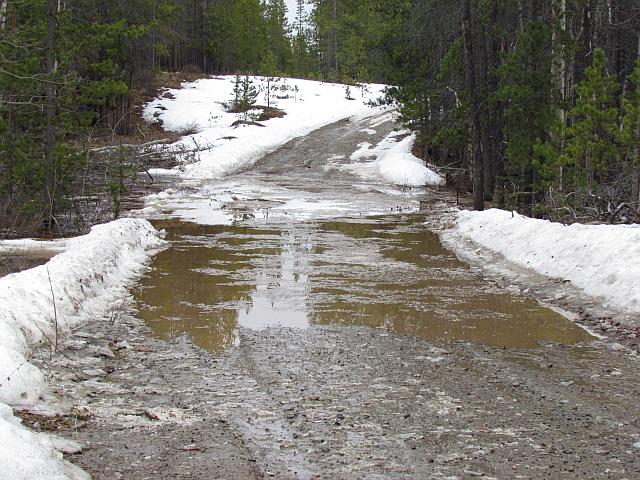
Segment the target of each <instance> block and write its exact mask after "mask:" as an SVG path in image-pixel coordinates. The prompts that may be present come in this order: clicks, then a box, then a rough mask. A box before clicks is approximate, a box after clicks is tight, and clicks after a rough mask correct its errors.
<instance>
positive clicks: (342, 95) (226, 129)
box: [144, 76, 391, 179]
mask: <svg viewBox="0 0 640 480" xmlns="http://www.w3.org/2000/svg"><path fill="white" fill-rule="evenodd" d="M250 78H251V80H252V81H254V82H255V84H256V85H257V86H259V85H261V83H262V80H261V77H250ZM234 79H235V77H233V76H223V77H212V78H207V79H201V80H197V81H195V82H190V83H184V84H183V85H182V88H180V89H170V90H166V91H165V92H164V95H163V96H162V97H161V98H157V99H155V100H153V101H152V102H150V103H148V104H147V105H145V107H144V117H145V119H146V120H147V121H149V122H152V123H153V122H155V121H157V120H160V121H161V122H162V127H163V128H164V129H165V130H168V131H171V132H178V133H180V132H183V131H189V130H195V131H197V133H193V134H189V135H187V136H185V137H184V138H182V139H181V140H179V141H178V142H176V143H175V144H173V146H172V147H173V148H174V150H175V151H176V152H180V151H188V152H192V153H190V154H180V153H178V156H179V157H180V159H181V160H182V161H183V162H184V164H183V165H181V166H180V167H178V168H177V169H174V170H173V171H166V170H165V171H162V170H153V171H152V173H154V172H155V173H156V174H157V173H163V172H164V173H170V172H172V173H173V174H178V175H180V176H181V177H182V178H184V179H217V178H221V177H223V176H226V175H229V174H231V173H234V172H236V171H238V170H239V169H241V168H244V167H247V166H250V165H251V164H252V163H254V162H255V161H256V160H258V159H259V158H260V157H261V156H263V155H264V154H266V153H268V152H270V151H272V150H274V149H276V148H278V147H280V146H282V145H284V144H285V143H287V142H289V141H291V140H293V139H294V138H297V137H301V136H304V135H307V134H309V133H311V132H312V131H314V130H317V129H319V128H322V127H324V126H326V125H329V124H331V123H335V122H338V121H340V120H344V119H347V118H351V119H360V118H366V117H369V116H373V115H376V114H382V113H384V112H386V111H390V110H391V107H387V106H385V107H371V106H369V105H368V104H369V102H371V101H375V100H377V99H379V98H380V97H381V96H382V94H383V91H384V89H385V85H379V84H366V85H363V86H362V87H351V95H352V98H353V100H349V99H347V98H346V86H345V85H341V84H333V83H323V82H316V81H311V80H299V79H282V81H281V82H277V83H278V84H279V85H285V88H286V90H282V91H280V90H278V91H276V92H275V93H276V94H277V95H278V97H286V98H276V97H275V96H272V99H271V104H272V106H273V107H276V108H279V109H281V110H283V111H284V112H285V114H286V115H285V116H284V117H282V118H272V119H270V120H268V121H265V122H264V123H263V124H262V125H263V126H258V125H246V124H241V125H236V126H233V123H234V122H236V121H237V120H238V118H239V117H238V114H236V113H228V112H227V111H226V109H225V107H224V104H225V103H228V102H230V101H231V100H232V98H233V87H234ZM257 103H259V104H262V105H264V104H266V103H267V102H266V101H265V98H264V93H261V94H260V96H259V97H258V102H257ZM189 162H192V163H189Z"/></svg>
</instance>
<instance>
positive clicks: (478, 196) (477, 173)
mask: <svg viewBox="0 0 640 480" xmlns="http://www.w3.org/2000/svg"><path fill="white" fill-rule="evenodd" d="M462 36H463V39H464V54H465V55H464V66H465V73H466V78H467V89H468V91H469V121H470V127H471V152H472V157H473V208H474V209H476V210H478V211H482V210H484V181H483V165H482V163H483V162H482V148H481V145H480V119H479V116H480V111H479V105H478V98H477V92H476V77H475V64H474V61H475V59H474V56H473V39H472V35H471V0H465V2H464V9H463V12H462Z"/></svg>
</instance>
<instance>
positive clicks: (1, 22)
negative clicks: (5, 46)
mask: <svg viewBox="0 0 640 480" xmlns="http://www.w3.org/2000/svg"><path fill="white" fill-rule="evenodd" d="M8 3H9V0H0V30H4V29H5V28H6V27H7V4H8Z"/></svg>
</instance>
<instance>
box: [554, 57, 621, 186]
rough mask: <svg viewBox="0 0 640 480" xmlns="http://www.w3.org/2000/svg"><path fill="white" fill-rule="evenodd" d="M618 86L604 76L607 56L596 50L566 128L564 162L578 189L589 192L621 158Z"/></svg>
mask: <svg viewBox="0 0 640 480" xmlns="http://www.w3.org/2000/svg"><path fill="white" fill-rule="evenodd" d="M618 90H619V85H618V83H617V82H616V80H615V79H614V78H613V77H611V76H610V75H608V74H607V71H606V57H605V54H604V51H603V50H602V49H596V50H595V52H594V54H593V63H592V64H591V66H590V67H588V68H587V70H586V79H585V80H583V81H582V82H580V84H579V85H578V86H577V87H576V91H577V94H578V98H577V100H576V105H575V107H574V108H572V109H571V110H570V112H569V118H570V120H571V121H572V122H573V123H572V124H571V125H570V126H569V128H568V129H567V143H566V151H565V153H564V155H563V157H562V158H563V162H564V163H565V164H566V165H567V166H568V167H569V168H570V169H571V170H572V171H573V177H574V181H575V182H576V184H577V185H578V186H581V187H586V188H587V191H590V190H591V189H592V187H593V185H594V182H603V181H606V180H607V176H608V174H609V171H610V168H611V167H612V166H613V165H614V163H615V162H616V161H617V160H618V159H619V157H620V150H619V137H620V127H619V123H618V114H619V112H618V109H617V107H616V93H617V92H618Z"/></svg>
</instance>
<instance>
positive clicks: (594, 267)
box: [445, 209, 640, 313]
mask: <svg viewBox="0 0 640 480" xmlns="http://www.w3.org/2000/svg"><path fill="white" fill-rule="evenodd" d="M445 236H447V237H449V238H451V237H463V238H466V239H468V240H471V241H472V242H474V243H476V244H478V245H480V246H482V247H484V248H487V249H489V250H492V251H494V252H497V253H499V254H501V255H502V256H503V257H504V258H505V259H507V260H509V261H511V262H513V263H516V264H518V265H520V266H523V267H526V268H530V269H532V270H534V271H536V272H537V273H540V274H542V275H545V276H548V277H552V278H559V279H563V280H568V281H570V282H571V283H572V284H573V285H574V286H576V287H578V288H579V289H581V290H582V291H584V292H585V293H586V294H587V295H590V296H594V297H601V298H603V299H604V300H605V301H606V302H607V304H608V305H607V306H609V307H612V308H614V309H619V310H623V311H628V312H634V313H639V312H640V226H637V225H580V224H574V225H569V226H565V225H563V224H560V223H553V222H549V221H547V220H537V219H533V218H528V217H525V216H522V215H519V214H517V213H515V212H514V213H512V212H507V211H504V210H497V209H492V210H487V211H485V212H469V211H460V212H458V214H457V222H456V226H455V227H453V228H452V229H451V230H450V231H449V232H447V233H445Z"/></svg>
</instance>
